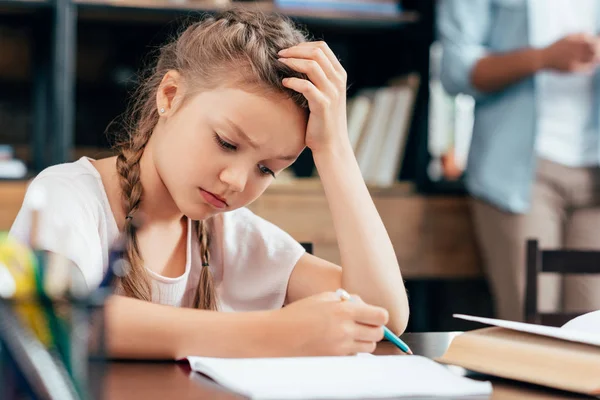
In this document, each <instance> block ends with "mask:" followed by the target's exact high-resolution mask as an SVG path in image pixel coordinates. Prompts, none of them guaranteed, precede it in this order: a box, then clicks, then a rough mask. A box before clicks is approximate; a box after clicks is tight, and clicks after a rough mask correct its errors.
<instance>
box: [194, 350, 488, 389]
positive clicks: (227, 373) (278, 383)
mask: <svg viewBox="0 0 600 400" xmlns="http://www.w3.org/2000/svg"><path fill="white" fill-rule="evenodd" d="M187 359H188V360H189V362H190V366H191V368H192V370H194V371H197V372H200V373H203V374H204V375H207V376H208V377H210V378H212V379H213V380H215V381H216V382H217V383H219V384H221V385H222V386H224V387H226V388H228V389H230V390H232V391H234V392H237V393H240V394H242V395H245V396H248V397H250V398H253V399H279V400H286V399H357V398H385V397H403V396H473V395H479V396H486V395H489V394H490V393H491V392H492V386H491V384H490V383H489V382H478V381H475V380H472V379H469V378H465V377H461V376H459V375H455V374H454V373H452V372H451V371H450V370H449V369H447V368H446V367H444V366H442V365H439V364H438V363H436V362H435V361H432V360H430V359H427V358H425V357H420V356H376V357H352V356H349V357H298V358H254V359H253V358H246V359H239V358H238V359H235V358H229V359H227V358H206V357H187Z"/></svg>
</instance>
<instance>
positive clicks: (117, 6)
mask: <svg viewBox="0 0 600 400" xmlns="http://www.w3.org/2000/svg"><path fill="white" fill-rule="evenodd" d="M74 2H75V4H77V6H78V9H79V11H80V15H81V18H82V19H87V20H103V19H108V20H120V21H129V22H131V21H134V20H135V21H140V22H143V21H153V20H156V19H157V18H158V19H165V18H169V17H177V16H185V15H186V14H190V13H194V12H200V13H201V12H214V11H221V10H226V9H228V8H230V7H236V8H247V9H259V10H261V11H264V12H278V13H281V14H285V15H287V16H289V17H292V18H296V19H299V20H301V21H302V22H306V23H308V22H310V23H320V24H327V25H334V26H344V27H357V28H359V27H388V28H392V27H398V26H402V25H404V24H406V23H412V22H416V21H418V20H419V16H418V14H417V13H416V12H412V11H405V12H402V13H401V14H400V15H398V16H389V17H388V16H381V15H365V14H357V13H335V12H323V11H311V10H304V9H303V10H292V9H282V8H278V7H277V6H275V5H274V4H273V3H272V2H270V1H257V2H248V3H237V2H234V3H229V2H223V1H214V2H212V1H207V2H196V3H194V1H185V2H178V1H173V0H123V1H118V0H74Z"/></svg>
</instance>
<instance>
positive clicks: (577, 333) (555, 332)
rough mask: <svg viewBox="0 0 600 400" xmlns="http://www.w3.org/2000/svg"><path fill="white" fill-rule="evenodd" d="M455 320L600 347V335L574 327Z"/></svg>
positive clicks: (459, 316)
mask: <svg viewBox="0 0 600 400" xmlns="http://www.w3.org/2000/svg"><path fill="white" fill-rule="evenodd" d="M453 316H454V317H455V318H459V319H464V320H467V321H474V322H481V323H482V324H488V325H493V326H499V327H501V328H506V329H512V330H514V331H520V332H527V333H533V334H536V335H542V336H548V337H553V338H556V339H563V340H568V341H571V342H579V343H585V344H591V345H594V346H600V333H592V332H590V331H589V330H588V331H584V330H575V329H574V328H573V325H572V324H571V326H568V325H565V326H564V327H563V328H557V327H554V326H545V325H536V324H527V323H525V322H514V321H506V320H503V319H495V318H483V317H474V316H472V315H464V314H454V315H453Z"/></svg>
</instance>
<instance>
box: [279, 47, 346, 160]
mask: <svg viewBox="0 0 600 400" xmlns="http://www.w3.org/2000/svg"><path fill="white" fill-rule="evenodd" d="M279 56H280V57H281V58H280V59H279V60H280V61H281V62H283V63H284V64H286V65H287V66H289V67H290V68H291V69H293V70H296V71H298V72H302V73H305V74H306V75H307V76H308V78H309V80H306V79H299V78H294V77H292V78H286V79H284V80H283V85H284V86H286V87H288V88H290V89H293V90H295V91H297V92H299V93H302V94H303V95H304V97H306V99H307V100H308V105H309V108H310V116H309V119H308V126H307V129H306V139H305V141H306V145H307V146H308V147H309V148H310V149H311V150H312V151H313V153H315V152H319V151H322V150H323V149H325V150H327V149H333V148H335V147H336V146H338V144H339V143H340V142H343V141H347V140H348V130H347V124H346V71H345V70H344V68H343V67H342V65H341V64H340V62H339V61H338V59H337V57H336V56H335V54H333V51H331V49H330V48H329V46H327V44H326V43H325V42H305V43H301V44H299V45H297V46H294V47H290V48H288V49H284V50H281V51H280V52H279Z"/></svg>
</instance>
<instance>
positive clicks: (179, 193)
mask: <svg viewBox="0 0 600 400" xmlns="http://www.w3.org/2000/svg"><path fill="white" fill-rule="evenodd" d="M158 103H159V108H160V107H161V104H160V103H161V96H160V93H159V96H158ZM165 104H167V103H166V100H165ZM306 123H307V121H306V114H305V111H303V110H301V109H300V108H299V107H298V106H297V105H295V104H294V102H293V101H292V100H290V99H276V98H274V97H265V96H261V95H258V94H252V93H249V92H246V91H243V90H239V89H231V88H221V89H215V90H213V91H206V92H202V93H200V94H198V95H196V96H194V97H192V98H190V99H189V100H188V101H186V102H184V103H183V104H182V105H181V106H180V107H179V108H178V109H176V110H175V112H171V111H169V110H167V111H166V112H165V113H164V117H161V118H160V120H159V123H158V125H157V128H156V129H155V131H154V134H153V135H154V136H153V141H152V142H153V148H152V154H153V158H154V163H155V165H156V170H157V172H158V175H159V176H160V179H161V180H162V182H163V183H164V185H165V187H166V188H167V190H168V192H169V193H170V195H171V197H172V198H173V201H174V202H175V204H176V205H177V207H178V208H179V210H180V211H181V212H182V213H183V214H184V215H186V216H187V217H189V218H191V219H193V220H203V219H206V218H208V217H210V216H212V215H214V214H217V213H219V212H225V211H231V210H235V209H236V208H239V207H243V206H246V205H248V204H249V203H251V202H252V201H254V200H255V199H256V198H257V197H258V196H260V195H261V194H262V193H263V192H264V191H265V189H266V188H267V186H269V184H270V183H271V182H273V179H275V178H276V177H277V175H278V174H279V173H280V172H281V171H282V170H283V169H285V168H287V167H289V166H290V165H291V164H292V163H293V162H294V161H295V159H296V158H297V157H298V156H299V155H300V153H301V152H302V150H303V149H304V147H305V144H304V136H305V132H306Z"/></svg>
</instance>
